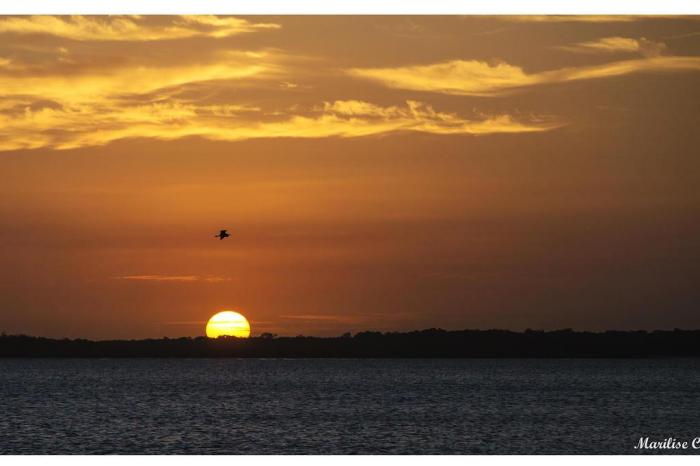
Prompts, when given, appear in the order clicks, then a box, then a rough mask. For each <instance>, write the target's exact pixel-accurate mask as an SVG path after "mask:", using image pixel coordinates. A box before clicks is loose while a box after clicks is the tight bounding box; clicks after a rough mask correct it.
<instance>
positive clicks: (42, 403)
mask: <svg viewBox="0 0 700 466" xmlns="http://www.w3.org/2000/svg"><path fill="white" fill-rule="evenodd" d="M640 436H649V437H652V438H655V439H663V438H666V437H668V436H673V437H676V438H679V439H686V440H692V439H693V438H694V437H698V436H700V361H698V360H610V361H608V360H309V359H307V360H260V359H257V360H256V359H243V360H241V359H222V360H213V359H208V360H198V359H191V360H183V359H171V360H168V359H140V360H139V359H111V360H60V359H59V360H0V452H2V453H15V454H19V453H35V454H40V453H52V454H59V453H61V454H72V453H100V454H106V453H132V454H147V453H159V454H170V453H187V454H239V453H248V454H267V453H275V454H313V453H317V454H339V453H365V454H381V453H399V454H401V453H411V454H427V453H432V454H447V453H450V454H469V453H481V454H484V453H499V454H507V453H521V454H528V453H539V454H556V453H569V454H575V453H626V454H632V453H637V452H638V451H637V450H634V448H633V447H634V445H636V444H637V442H638V441H639V437H640ZM694 452H695V451H693V450H687V451H685V452H684V453H694Z"/></svg>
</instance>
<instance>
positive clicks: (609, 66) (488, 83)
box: [347, 56, 700, 96]
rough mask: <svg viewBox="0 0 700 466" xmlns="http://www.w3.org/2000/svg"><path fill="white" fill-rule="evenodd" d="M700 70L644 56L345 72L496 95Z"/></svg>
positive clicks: (410, 85) (699, 63) (421, 87)
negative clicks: (552, 65)
mask: <svg viewBox="0 0 700 466" xmlns="http://www.w3.org/2000/svg"><path fill="white" fill-rule="evenodd" d="M698 70H700V57H673V56H668V57H664V56H660V57H647V58H640V59H633V60H624V61H616V62H611V63H605V64H601V65H592V66H582V67H569V68H560V69H555V70H550V71H543V72H539V73H527V72H526V71H524V70H523V69H522V68H521V67H519V66H515V65H511V64H508V63H505V62H496V63H487V62H483V61H478V60H452V61H448V62H443V63H435V64H430V65H416V66H404V67H395V68H352V69H348V70H347V73H348V74H350V75H351V76H355V77H357V78H363V79H368V80H371V81H375V82H378V83H381V84H383V85H384V86H386V87H391V88H397V89H409V90H415V91H427V92H437V93H442V94H452V95H476V96H497V95H502V94H505V93H507V92H510V91H514V90H516V89H522V88H526V87H530V86H536V85H543V84H553V83H562V82H570V81H582V80H588V79H600V78H609V77H614V76H623V75H628V74H634V73H641V72H678V71H698Z"/></svg>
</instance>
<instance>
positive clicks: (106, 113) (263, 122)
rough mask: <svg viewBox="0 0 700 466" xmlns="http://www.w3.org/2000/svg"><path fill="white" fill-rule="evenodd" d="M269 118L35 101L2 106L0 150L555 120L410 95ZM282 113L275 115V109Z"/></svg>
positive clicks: (458, 129) (216, 109) (544, 124)
mask: <svg viewBox="0 0 700 466" xmlns="http://www.w3.org/2000/svg"><path fill="white" fill-rule="evenodd" d="M275 113H276V115H275V119H266V118H268V117H266V116H265V115H264V114H262V112H261V113H256V112H255V111H254V110H253V109H249V108H246V107H241V106H236V105H228V106H227V105H216V106H211V105H205V104H197V103H178V102H171V103H167V102H163V103H161V102H155V103H149V104H140V105H129V104H124V103H122V102H118V103H103V104H98V105H90V104H86V103H85V104H80V105H76V106H62V107H58V108H56V107H50V106H43V107H38V108H34V109H32V108H30V107H24V108H21V107H20V109H19V110H17V109H15V110H14V114H12V113H4V114H3V113H0V150H15V149H32V148H40V147H51V148H55V149H71V148H78V147H86V146H97V145H103V144H107V143H109V142H112V141H116V140H119V139H125V138H154V139H160V140H174V139H179V138H183V137H189V136H199V137H203V138H207V139H212V140H221V141H239V140H244V139H257V138H284V137H287V138H325V137H361V136H370V135H377V134H384V133H390V132H396V131H414V132H424V133H432V134H473V135H481V134H496V133H525V132H539V131H548V130H552V129H555V128H557V127H560V126H561V125H562V123H561V122H558V121H553V120H551V119H548V118H542V117H528V118H525V119H516V118H515V117H513V116H511V115H508V114H500V115H491V116H489V115H478V116H476V117H474V118H464V117H462V116H459V115H457V114H455V113H444V112H438V111H436V110H434V109H433V107H431V106H429V105H427V104H425V103H421V102H415V101H407V102H406V103H405V105H403V106H389V107H382V106H378V105H374V104H371V103H368V102H362V101H354V100H352V101H334V102H327V103H325V104H324V105H323V106H319V107H316V108H312V109H310V110H309V111H308V112H307V113H306V114H299V113H284V112H275ZM280 113H281V116H280Z"/></svg>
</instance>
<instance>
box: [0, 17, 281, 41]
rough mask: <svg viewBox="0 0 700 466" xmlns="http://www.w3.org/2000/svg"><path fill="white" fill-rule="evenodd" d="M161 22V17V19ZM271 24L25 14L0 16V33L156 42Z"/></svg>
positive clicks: (233, 32) (259, 28) (270, 25)
mask: <svg viewBox="0 0 700 466" xmlns="http://www.w3.org/2000/svg"><path fill="white" fill-rule="evenodd" d="M161 21H162V19H161ZM279 27H280V26H279V25H278V24H274V23H253V22H250V21H248V20H245V19H241V18H234V17H218V16H179V17H167V20H166V22H165V23H162V24H158V23H155V22H154V20H153V19H152V18H151V17H139V16H98V17H95V16H27V17H6V18H2V19H0V34H3V33H12V34H48V35H52V36H56V37H62V38H65V39H71V40H77V41H155V40H168V39H186V38H190V37H215V38H221V37H229V36H233V35H237V34H243V33H250V32H255V31H263V30H270V29H278V28H279Z"/></svg>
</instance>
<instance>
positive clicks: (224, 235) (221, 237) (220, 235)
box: [214, 230, 231, 241]
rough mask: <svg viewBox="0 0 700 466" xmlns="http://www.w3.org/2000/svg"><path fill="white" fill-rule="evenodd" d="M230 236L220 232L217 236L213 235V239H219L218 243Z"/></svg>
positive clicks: (226, 232)
mask: <svg viewBox="0 0 700 466" xmlns="http://www.w3.org/2000/svg"><path fill="white" fill-rule="evenodd" d="M229 236H231V235H230V234H229V233H228V231H226V230H221V231H220V232H219V234H218V235H214V238H219V241H221V240H222V239H224V238H228V237H229Z"/></svg>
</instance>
